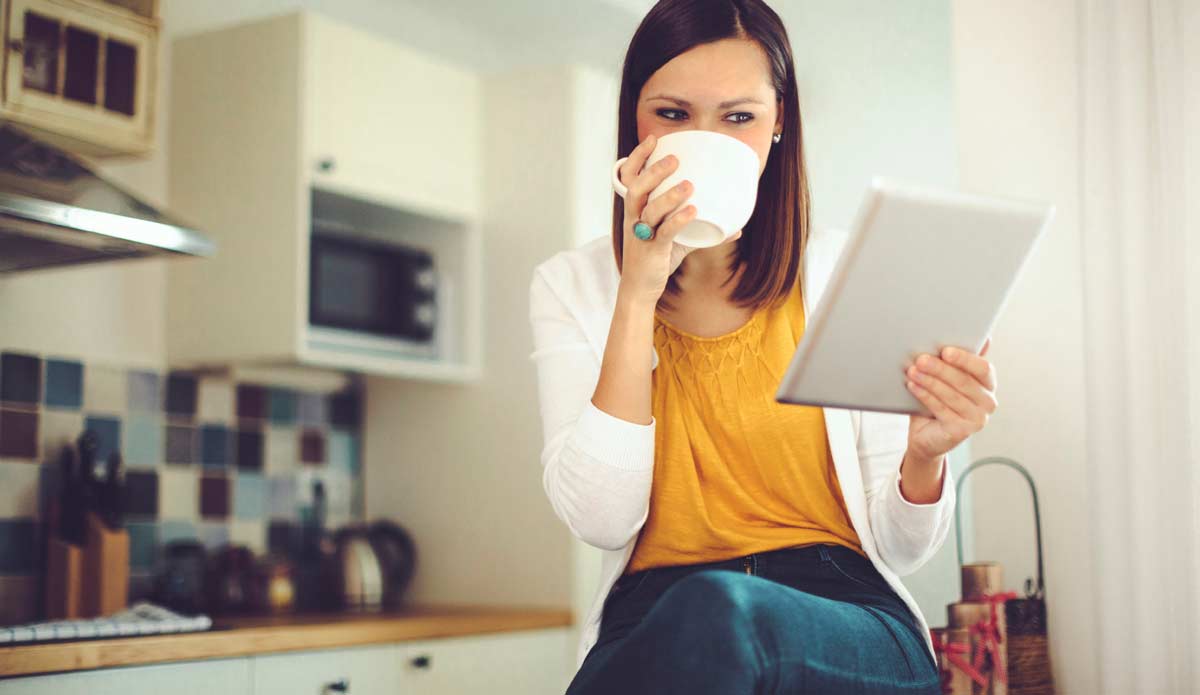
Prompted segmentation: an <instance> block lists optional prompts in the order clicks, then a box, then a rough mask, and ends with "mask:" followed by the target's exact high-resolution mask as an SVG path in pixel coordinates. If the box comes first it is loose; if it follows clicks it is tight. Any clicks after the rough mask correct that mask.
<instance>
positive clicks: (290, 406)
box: [267, 388, 296, 424]
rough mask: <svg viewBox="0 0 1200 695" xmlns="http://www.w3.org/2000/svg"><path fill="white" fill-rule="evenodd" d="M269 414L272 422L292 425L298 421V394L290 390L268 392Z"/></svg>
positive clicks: (271, 390)
mask: <svg viewBox="0 0 1200 695" xmlns="http://www.w3.org/2000/svg"><path fill="white" fill-rule="evenodd" d="M267 412H268V414H269V415H270V418H271V422H274V423H278V424H291V423H293V422H295V421H296V392H295V391H292V390H290V389H275V388H273V389H270V390H268V392H267Z"/></svg>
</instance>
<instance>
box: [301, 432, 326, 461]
mask: <svg viewBox="0 0 1200 695" xmlns="http://www.w3.org/2000/svg"><path fill="white" fill-rule="evenodd" d="M300 460H301V461H303V462H304V463H325V434H324V433H323V432H321V430H315V429H306V430H303V431H301V432H300Z"/></svg>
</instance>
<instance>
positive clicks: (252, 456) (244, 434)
mask: <svg viewBox="0 0 1200 695" xmlns="http://www.w3.org/2000/svg"><path fill="white" fill-rule="evenodd" d="M237 467H238V470H240V471H262V469H263V433H262V432H261V431H259V430H256V429H245V428H243V429H239V430H238V433H237Z"/></svg>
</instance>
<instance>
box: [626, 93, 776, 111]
mask: <svg viewBox="0 0 1200 695" xmlns="http://www.w3.org/2000/svg"><path fill="white" fill-rule="evenodd" d="M654 99H665V100H666V101H673V102H675V103H676V104H679V105H680V106H686V107H689V108H690V107H691V105H692V103H691V102H690V101H687V100H686V99H680V98H679V97H672V96H667V95H666V94H659V95H658V96H653V97H650V98H649V99H647V100H646V101H653V100H654ZM747 103H749V104H762V102H761V101H759V100H758V99H753V98H751V97H742V98H740V99H733V100H730V101H722V102H721V103H720V104H717V108H718V109H727V108H729V107H731V106H737V105H738V104H747Z"/></svg>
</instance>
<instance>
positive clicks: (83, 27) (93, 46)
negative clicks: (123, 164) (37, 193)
mask: <svg viewBox="0 0 1200 695" xmlns="http://www.w3.org/2000/svg"><path fill="white" fill-rule="evenodd" d="M8 5H9V6H8V11H7V12H5V13H2V14H3V22H4V27H3V29H4V42H3V44H4V50H3V51H2V52H0V63H2V64H3V73H4V74H3V79H2V80H0V84H2V85H3V90H2V94H0V119H4V120H11V121H14V122H16V123H20V124H22V125H23V126H25V127H27V128H31V129H34V130H36V131H37V132H38V134H39V135H41V136H42V137H44V138H46V139H49V140H53V141H55V142H57V143H59V144H62V145H65V146H66V147H68V148H69V149H72V150H75V151H79V152H84V153H87V154H92V155H99V156H103V155H114V154H145V153H147V152H149V151H150V150H151V148H152V144H153V126H154V91H155V82H156V80H155V75H156V71H157V63H158V31H159V29H158V20H156V19H154V18H153V16H152V15H151V16H149V17H147V16H144V15H142V14H139V13H138V12H135V11H132V10H129V9H125V8H122V7H116V6H114V5H112V4H109V3H104V2H99V1H98V0H11V2H9V3H8Z"/></svg>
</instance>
